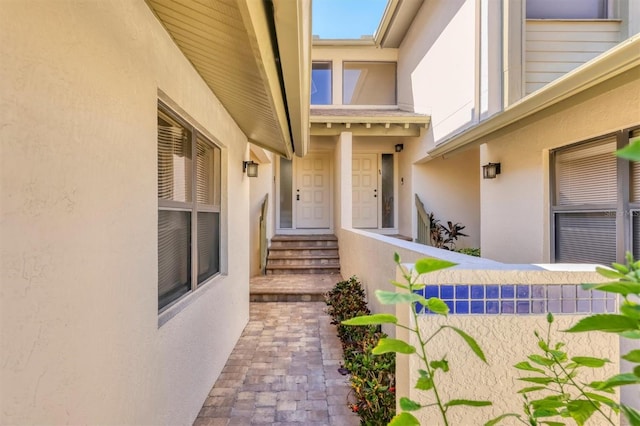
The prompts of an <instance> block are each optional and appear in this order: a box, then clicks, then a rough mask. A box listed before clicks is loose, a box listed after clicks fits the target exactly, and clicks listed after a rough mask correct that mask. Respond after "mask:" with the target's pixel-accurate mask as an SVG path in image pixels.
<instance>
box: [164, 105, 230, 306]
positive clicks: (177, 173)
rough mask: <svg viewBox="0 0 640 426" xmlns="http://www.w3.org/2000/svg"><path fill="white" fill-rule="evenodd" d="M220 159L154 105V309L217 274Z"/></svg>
mask: <svg viewBox="0 0 640 426" xmlns="http://www.w3.org/2000/svg"><path fill="white" fill-rule="evenodd" d="M193 158H195V159H196V161H195V167H194V164H193ZM220 159H221V155H220V149H219V148H218V147H217V146H216V145H214V144H213V143H212V142H210V141H209V140H208V139H206V138H205V137H204V136H202V135H201V134H199V133H198V131H197V130H196V129H195V128H194V127H193V126H191V125H189V124H188V123H186V122H184V121H183V120H181V119H179V118H178V117H177V116H176V115H175V114H173V113H172V112H171V111H170V110H169V109H168V108H167V107H166V106H164V105H163V104H159V107H158V309H159V310H162V309H163V308H165V307H167V306H168V305H170V304H171V303H173V302H175V301H176V300H178V299H179V298H180V297H182V296H184V295H186V294H188V293H190V292H191V291H194V290H195V289H196V288H198V286H199V285H201V284H203V283H204V282H205V281H206V280H207V279H208V278H210V277H212V276H214V275H216V274H217V273H219V272H220V198H221V197H220V191H221V188H220V169H221V167H220V161H221V160H220ZM194 277H195V279H194Z"/></svg>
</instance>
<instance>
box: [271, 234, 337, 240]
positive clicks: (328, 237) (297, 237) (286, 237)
mask: <svg viewBox="0 0 640 426" xmlns="http://www.w3.org/2000/svg"><path fill="white" fill-rule="evenodd" d="M271 241H338V237H336V236H335V235H330V234H319V235H274V236H273V237H271Z"/></svg>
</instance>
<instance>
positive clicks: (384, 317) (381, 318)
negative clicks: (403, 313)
mask: <svg viewBox="0 0 640 426" xmlns="http://www.w3.org/2000/svg"><path fill="white" fill-rule="evenodd" d="M397 322H398V318H396V316H395V315H392V314H374V315H362V316H359V317H354V318H351V319H348V320H344V321H342V323H341V324H342V325H378V324H395V323H397Z"/></svg>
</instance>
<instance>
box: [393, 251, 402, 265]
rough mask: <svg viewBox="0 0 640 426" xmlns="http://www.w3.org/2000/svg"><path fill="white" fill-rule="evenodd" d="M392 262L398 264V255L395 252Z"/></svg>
mask: <svg viewBox="0 0 640 426" xmlns="http://www.w3.org/2000/svg"><path fill="white" fill-rule="evenodd" d="M393 262H394V263H400V255H399V254H398V252H397V251H396V252H394V253H393Z"/></svg>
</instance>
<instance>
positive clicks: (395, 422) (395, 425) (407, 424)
mask: <svg viewBox="0 0 640 426" xmlns="http://www.w3.org/2000/svg"><path fill="white" fill-rule="evenodd" d="M388 426H420V422H419V421H418V419H416V418H415V417H414V416H413V414H411V413H404V412H403V413H400V414H396V415H395V416H394V418H393V419H391V421H390V422H389V425H388Z"/></svg>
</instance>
